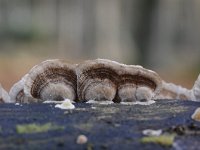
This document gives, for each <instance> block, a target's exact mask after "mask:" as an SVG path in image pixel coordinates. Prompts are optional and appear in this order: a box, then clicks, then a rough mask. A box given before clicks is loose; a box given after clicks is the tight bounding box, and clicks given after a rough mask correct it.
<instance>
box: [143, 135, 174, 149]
mask: <svg viewBox="0 0 200 150" xmlns="http://www.w3.org/2000/svg"><path fill="white" fill-rule="evenodd" d="M174 138H175V135H174V134H169V135H160V136H149V137H143V138H142V139H141V142H142V143H157V144H160V145H163V146H172V144H173V142H174Z"/></svg>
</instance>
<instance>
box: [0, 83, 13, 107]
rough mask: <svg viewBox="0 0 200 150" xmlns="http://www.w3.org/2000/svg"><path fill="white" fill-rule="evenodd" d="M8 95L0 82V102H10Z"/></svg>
mask: <svg viewBox="0 0 200 150" xmlns="http://www.w3.org/2000/svg"><path fill="white" fill-rule="evenodd" d="M11 102H12V101H11V100H10V96H9V95H8V93H7V92H6V91H5V90H4V89H3V88H2V86H1V84H0V103H11Z"/></svg>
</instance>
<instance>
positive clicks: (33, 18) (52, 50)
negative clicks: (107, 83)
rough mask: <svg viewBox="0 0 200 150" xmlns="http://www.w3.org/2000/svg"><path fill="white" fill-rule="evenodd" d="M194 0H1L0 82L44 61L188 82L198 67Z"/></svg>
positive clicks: (199, 20)
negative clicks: (128, 67)
mask: <svg viewBox="0 0 200 150" xmlns="http://www.w3.org/2000/svg"><path fill="white" fill-rule="evenodd" d="M199 14H200V1H199V0H14V1H13V0H0V83H2V85H3V86H4V87H5V88H6V89H9V88H10V87H11V86H12V84H13V83H15V82H16V81H17V80H19V79H20V78H21V77H22V76H23V75H24V74H25V73H26V72H27V71H28V70H29V69H30V68H31V67H32V66H33V65H35V64H37V63H39V62H41V61H43V60H45V59H50V58H64V59H69V60H71V61H74V62H77V61H81V60H84V59H95V58H108V59H112V60H116V61H119V62H122V63H126V64H139V65H143V66H144V67H146V68H149V69H153V70H155V71H156V72H158V73H159V74H160V75H161V77H162V78H163V79H165V80H167V81H170V82H175V83H178V84H181V85H184V86H186V87H191V86H192V84H193V82H194V80H195V79H196V78H197V75H198V73H199V72H200V59H199V58H200V29H199V27H200V15H199Z"/></svg>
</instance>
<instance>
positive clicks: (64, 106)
mask: <svg viewBox="0 0 200 150" xmlns="http://www.w3.org/2000/svg"><path fill="white" fill-rule="evenodd" d="M55 107H56V108H60V109H74V108H75V106H74V105H73V104H72V103H71V101H70V100H69V99H65V100H64V101H63V102H62V103H61V104H56V105H55Z"/></svg>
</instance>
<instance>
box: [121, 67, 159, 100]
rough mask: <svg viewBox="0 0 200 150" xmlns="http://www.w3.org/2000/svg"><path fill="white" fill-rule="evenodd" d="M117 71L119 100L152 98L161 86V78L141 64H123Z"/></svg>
mask: <svg viewBox="0 0 200 150" xmlns="http://www.w3.org/2000/svg"><path fill="white" fill-rule="evenodd" d="M123 66H124V67H122V69H121V71H120V72H119V86H118V97H119V99H120V101H136V100H142V99H147V100H150V99H153V97H154V96H155V95H157V94H158V93H159V91H160V88H161V86H162V85H161V81H162V80H161V78H160V77H159V75H158V74H157V73H155V72H153V71H151V70H147V69H145V68H143V67H141V66H137V65H136V66H134V65H123Z"/></svg>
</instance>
